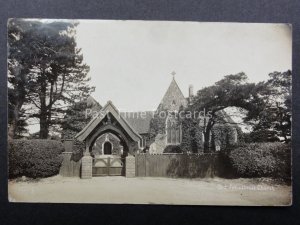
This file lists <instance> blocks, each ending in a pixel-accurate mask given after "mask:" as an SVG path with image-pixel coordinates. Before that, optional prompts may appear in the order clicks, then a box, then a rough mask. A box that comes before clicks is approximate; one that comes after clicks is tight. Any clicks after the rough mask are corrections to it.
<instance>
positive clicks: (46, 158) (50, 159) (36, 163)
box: [8, 139, 64, 178]
mask: <svg viewBox="0 0 300 225" xmlns="http://www.w3.org/2000/svg"><path fill="white" fill-rule="evenodd" d="M63 151H64V147H63V144H62V143H61V142H60V141H55V140H44V139H36V140H14V141H13V142H11V143H10V144H9V153H8V157H9V161H8V165H9V177H10V178H16V177H20V176H26V177H30V178H42V177H49V176H53V175H56V174H58V172H59V168H60V165H61V163H62V155H61V153H62V152H63Z"/></svg>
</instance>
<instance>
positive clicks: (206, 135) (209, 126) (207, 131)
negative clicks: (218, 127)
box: [204, 120, 214, 152]
mask: <svg viewBox="0 0 300 225" xmlns="http://www.w3.org/2000/svg"><path fill="white" fill-rule="evenodd" d="M213 125H214V122H213V121H211V120H209V122H208V123H207V126H206V129H205V132H204V152H210V151H211V149H210V142H209V139H210V133H211V129H212V127H213Z"/></svg>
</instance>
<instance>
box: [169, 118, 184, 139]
mask: <svg viewBox="0 0 300 225" xmlns="http://www.w3.org/2000/svg"><path fill="white" fill-rule="evenodd" d="M166 134H167V144H170V145H178V144H180V143H181V138H182V137H181V136H182V134H181V125H179V124H178V122H177V121H176V119H174V118H172V117H168V119H167V121H166Z"/></svg>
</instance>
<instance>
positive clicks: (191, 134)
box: [180, 118, 203, 153]
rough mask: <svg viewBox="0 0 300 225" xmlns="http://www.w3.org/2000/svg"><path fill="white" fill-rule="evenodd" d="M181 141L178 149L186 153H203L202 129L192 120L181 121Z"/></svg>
mask: <svg viewBox="0 0 300 225" xmlns="http://www.w3.org/2000/svg"><path fill="white" fill-rule="evenodd" d="M181 123H182V141H181V144H180V148H181V149H182V151H183V152H186V153H199V152H200V151H203V143H202V129H201V127H199V126H198V124H197V122H196V121H195V120H194V119H192V118H185V119H183V120H182V122H181Z"/></svg>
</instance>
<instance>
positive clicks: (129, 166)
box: [125, 155, 135, 177]
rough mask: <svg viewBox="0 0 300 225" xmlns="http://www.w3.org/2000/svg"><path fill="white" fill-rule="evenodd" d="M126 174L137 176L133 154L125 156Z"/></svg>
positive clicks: (127, 175)
mask: <svg viewBox="0 0 300 225" xmlns="http://www.w3.org/2000/svg"><path fill="white" fill-rule="evenodd" d="M125 176H126V177H135V157H134V156H132V155H128V156H127V157H126V158H125Z"/></svg>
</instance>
